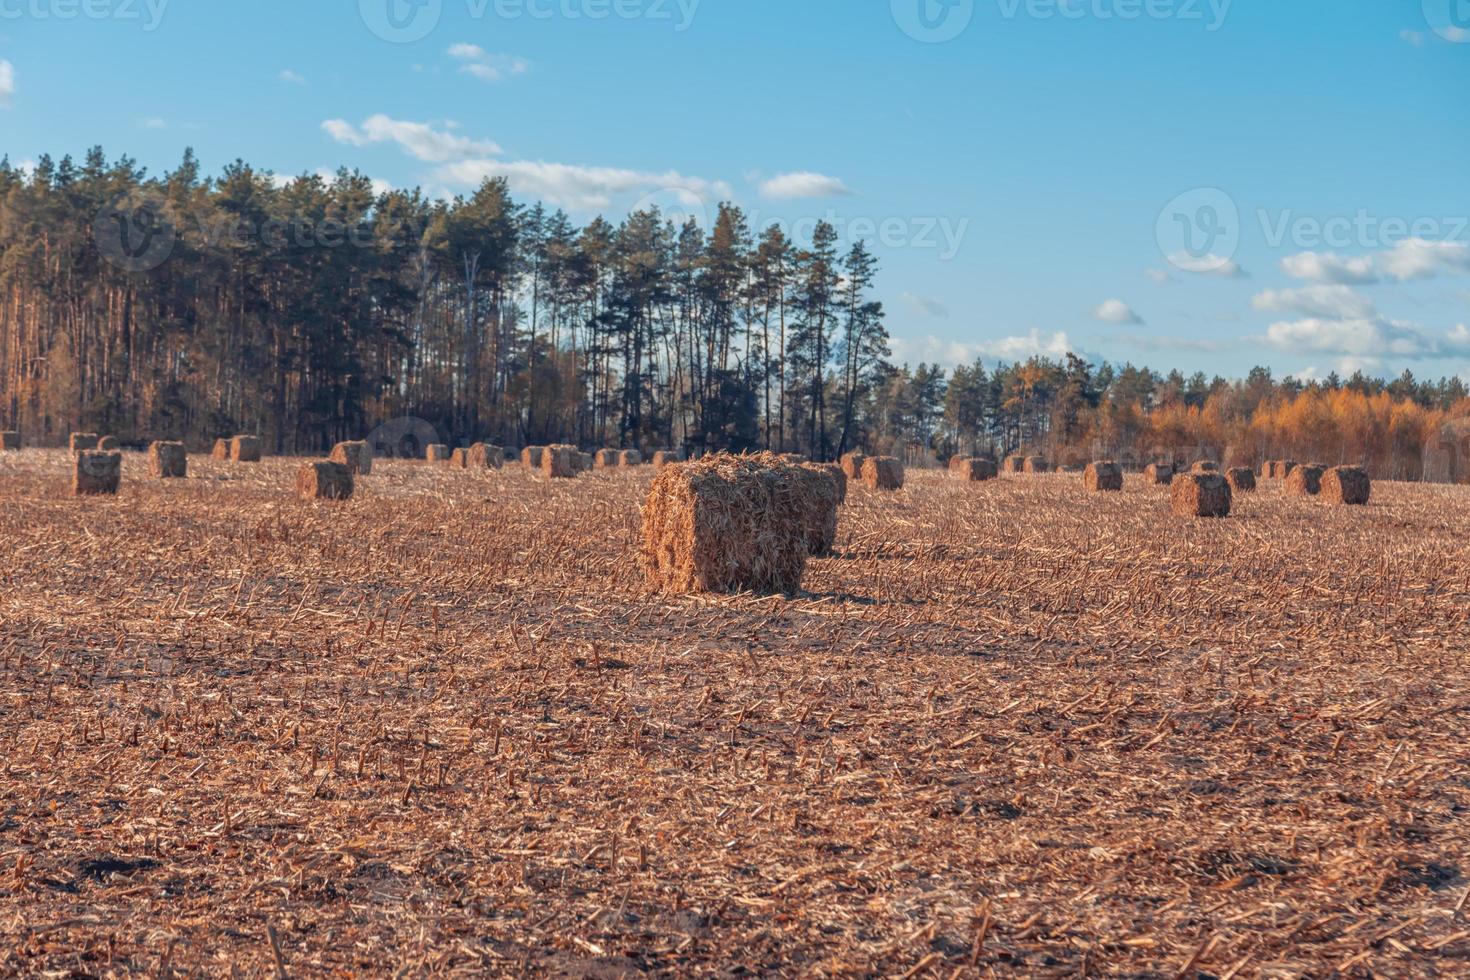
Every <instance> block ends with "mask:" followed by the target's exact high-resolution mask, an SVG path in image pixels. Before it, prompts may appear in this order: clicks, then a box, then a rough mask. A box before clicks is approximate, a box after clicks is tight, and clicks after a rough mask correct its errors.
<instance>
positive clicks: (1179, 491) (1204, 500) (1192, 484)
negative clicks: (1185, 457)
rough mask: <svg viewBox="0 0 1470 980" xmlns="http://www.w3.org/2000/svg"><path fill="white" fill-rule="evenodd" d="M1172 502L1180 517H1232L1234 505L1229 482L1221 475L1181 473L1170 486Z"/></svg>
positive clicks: (1175, 511)
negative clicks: (1231, 510) (1231, 511)
mask: <svg viewBox="0 0 1470 980" xmlns="http://www.w3.org/2000/svg"><path fill="white" fill-rule="evenodd" d="M1169 499H1170V503H1171V505H1172V506H1173V508H1174V513H1175V514H1177V515H1178V516H1180V517H1229V516H1230V508H1231V505H1232V504H1233V503H1234V495H1233V494H1232V493H1231V490H1230V484H1229V482H1227V481H1226V479H1225V478H1224V477H1223V476H1221V475H1220V474H1218V473H1181V474H1180V475H1178V476H1176V477H1174V482H1173V483H1172V484H1171V485H1170V488H1169Z"/></svg>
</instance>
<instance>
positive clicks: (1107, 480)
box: [1082, 460, 1123, 493]
mask: <svg viewBox="0 0 1470 980" xmlns="http://www.w3.org/2000/svg"><path fill="white" fill-rule="evenodd" d="M1082 482H1083V484H1084V485H1085V486H1086V487H1087V489H1088V490H1089V491H1090V492H1092V493H1101V492H1103V491H1110V492H1112V491H1119V490H1122V489H1123V467H1121V466H1119V465H1118V464H1117V463H1115V462H1113V461H1112V460H1099V461H1097V462H1092V463H1088V464H1087V469H1085V470H1084V471H1083V472H1082Z"/></svg>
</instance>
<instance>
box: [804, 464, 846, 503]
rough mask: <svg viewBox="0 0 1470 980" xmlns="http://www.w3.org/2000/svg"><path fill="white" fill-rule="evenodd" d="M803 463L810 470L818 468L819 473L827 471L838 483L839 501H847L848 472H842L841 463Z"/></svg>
mask: <svg viewBox="0 0 1470 980" xmlns="http://www.w3.org/2000/svg"><path fill="white" fill-rule="evenodd" d="M803 465H804V466H805V467H806V468H807V469H809V470H816V471H817V472H818V473H825V474H827V475H828V476H830V477H831V478H832V479H833V481H834V482H835V483H836V484H837V502H838V503H839V504H845V503H847V474H846V473H844V472H842V466H841V464H839V463H805V464H803Z"/></svg>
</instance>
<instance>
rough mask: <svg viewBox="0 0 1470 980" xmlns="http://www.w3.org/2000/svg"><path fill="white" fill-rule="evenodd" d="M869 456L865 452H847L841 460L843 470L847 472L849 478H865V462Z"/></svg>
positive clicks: (854, 479)
mask: <svg viewBox="0 0 1470 980" xmlns="http://www.w3.org/2000/svg"><path fill="white" fill-rule="evenodd" d="M867 459H868V457H867V456H866V455H864V454H863V453H856V452H854V453H847V454H845V455H844V456H843V457H842V459H841V460H840V461H839V464H838V465H840V466H841V467H842V472H843V473H846V474H847V478H848V479H849V480H853V481H856V480H861V479H862V478H863V463H864V462H866V461H867Z"/></svg>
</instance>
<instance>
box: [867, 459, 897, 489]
mask: <svg viewBox="0 0 1470 980" xmlns="http://www.w3.org/2000/svg"><path fill="white" fill-rule="evenodd" d="M863 485H864V486H866V487H867V488H868V489H869V490H902V489H903V464H902V463H900V462H899V461H898V460H896V459H894V458H893V457H892V456H869V457H868V458H867V459H865V460H863Z"/></svg>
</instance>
